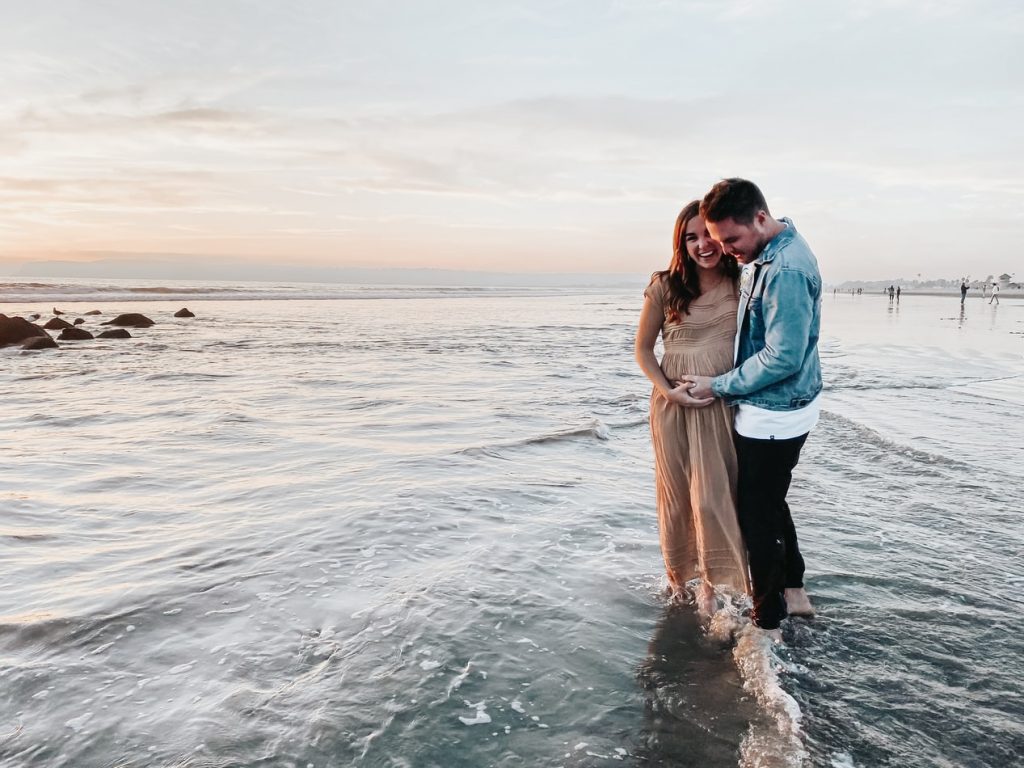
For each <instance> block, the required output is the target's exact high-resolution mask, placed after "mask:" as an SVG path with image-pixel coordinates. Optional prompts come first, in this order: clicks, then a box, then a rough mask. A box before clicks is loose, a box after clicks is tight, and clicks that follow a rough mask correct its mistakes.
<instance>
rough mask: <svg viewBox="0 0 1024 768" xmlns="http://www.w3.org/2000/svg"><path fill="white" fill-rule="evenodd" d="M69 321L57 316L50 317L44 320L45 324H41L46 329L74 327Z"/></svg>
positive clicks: (54, 329) (56, 329) (55, 329)
mask: <svg viewBox="0 0 1024 768" xmlns="http://www.w3.org/2000/svg"><path fill="white" fill-rule="evenodd" d="M74 327H75V326H73V325H72V324H71V323H69V322H68V321H67V320H61V319H60V318H59V317H51V318H50V319H49V320H47V321H46V325H44V326H43V328H45V329H46V330H48V331H59V330H61V329H63V328H74Z"/></svg>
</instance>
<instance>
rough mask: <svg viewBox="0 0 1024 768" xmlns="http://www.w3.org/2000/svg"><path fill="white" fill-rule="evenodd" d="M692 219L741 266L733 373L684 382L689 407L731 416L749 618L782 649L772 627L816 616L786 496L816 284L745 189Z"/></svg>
mask: <svg viewBox="0 0 1024 768" xmlns="http://www.w3.org/2000/svg"><path fill="white" fill-rule="evenodd" d="M700 213H701V216H703V218H704V221H705V222H706V224H707V228H708V232H709V233H710V235H711V236H712V237H713V238H714V239H715V240H718V241H719V242H720V243H721V244H722V248H723V250H724V251H725V252H726V253H729V254H731V255H733V256H735V257H736V259H737V261H739V262H740V263H742V264H744V265H745V266H744V269H743V274H742V276H741V278H740V285H741V288H740V305H739V312H738V315H737V336H736V367H735V368H733V369H732V370H731V371H729V372H727V373H724V374H722V375H721V376H716V377H714V378H711V377H707V376H686V377H684V381H687V382H689V383H690V384H691V388H690V395H691V396H692V397H694V398H707V397H712V396H714V397H721V398H725V399H726V400H727V401H729V402H730V403H733V404H735V405H736V406H737V407H736V420H735V424H734V430H735V434H734V440H735V443H736V455H737V459H738V461H739V486H738V495H737V514H738V516H739V522H740V528H741V530H742V531H743V537H744V540H745V542H746V545H747V552H748V555H749V559H750V576H751V585H752V589H753V593H754V594H753V603H754V609H753V614H752V618H753V621H754V624H755V625H757V626H758V627H760V628H762V629H763V630H766V632H767V633H768V634H769V636H770V637H771V638H772V639H773V640H775V641H780V640H781V639H782V634H781V631H780V630H779V623H780V622H781V621H782V620H783V619H784V618H786V616H787V615H805V616H810V615H813V614H814V609H813V608H812V607H811V602H810V600H809V599H808V597H807V593H806V592H805V591H804V585H803V576H804V562H803V558H802V557H801V556H800V547H799V543H798V542H797V536H796V528H795V527H794V525H793V519H792V517H791V515H790V511H789V506H788V505H787V503H786V494H787V493H788V492H789V484H790V480H791V478H792V472H793V468H794V467H795V466H796V464H797V461H798V460H799V458H800V449H801V448H803V445H804V442H805V441H806V440H807V434H808V433H809V432H810V431H811V429H812V428H813V427H814V425H815V424H817V422H818V415H819V404H818V393H819V392H821V363H820V361H819V359H818V333H819V328H820V325H821V275H820V274H819V272H818V263H817V261H816V260H815V258H814V254H813V253H812V252H811V249H810V247H809V246H808V245H807V243H806V241H805V240H804V239H803V238H802V237H801V236H800V235H799V233H797V231H796V228H795V227H794V226H793V222H792V221H790V220H789V219H781V220H778V221H777V220H775V219H773V218H772V217H771V214H769V212H768V205H767V203H766V202H765V199H764V195H762V194H761V190H759V189H758V188H757V186H756V185H755V184H753V183H752V182H750V181H746V180H744V179H725V180H724V181H720V182H719V183H718V184H716V185H715V186H714V187H712V189H711V191H710V192H708V194H707V195H706V196H705V198H704V200H703V201H702V203H701V206H700Z"/></svg>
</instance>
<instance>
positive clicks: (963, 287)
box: [960, 280, 967, 304]
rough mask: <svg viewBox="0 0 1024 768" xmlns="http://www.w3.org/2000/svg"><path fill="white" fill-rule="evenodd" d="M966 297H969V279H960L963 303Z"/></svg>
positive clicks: (961, 301)
mask: <svg viewBox="0 0 1024 768" xmlns="http://www.w3.org/2000/svg"><path fill="white" fill-rule="evenodd" d="M966 299H967V281H966V280H961V281H960V303H961V304H963V303H964V301H965V300H966Z"/></svg>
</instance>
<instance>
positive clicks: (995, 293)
mask: <svg viewBox="0 0 1024 768" xmlns="http://www.w3.org/2000/svg"><path fill="white" fill-rule="evenodd" d="M993 301H994V302H995V303H996V305H998V304H999V283H992V298H991V299H989V300H988V303H989V304H991V303H992V302H993Z"/></svg>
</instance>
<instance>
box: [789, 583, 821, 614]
mask: <svg viewBox="0 0 1024 768" xmlns="http://www.w3.org/2000/svg"><path fill="white" fill-rule="evenodd" d="M785 596H786V610H787V611H789V615H790V616H813V615H814V606H813V605H811V599H810V598H809V597H808V596H807V591H806V590H805V589H804V588H803V587H795V588H792V589H787V590H786V592H785Z"/></svg>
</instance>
